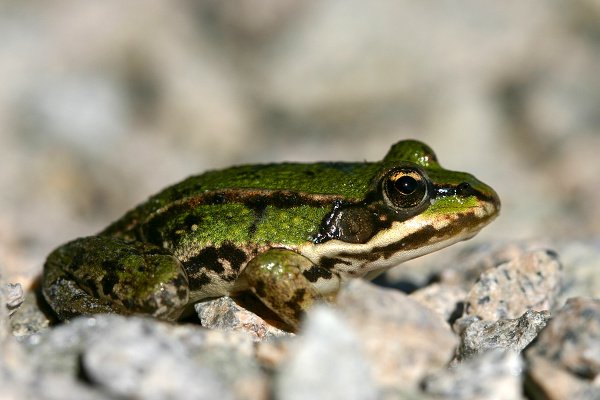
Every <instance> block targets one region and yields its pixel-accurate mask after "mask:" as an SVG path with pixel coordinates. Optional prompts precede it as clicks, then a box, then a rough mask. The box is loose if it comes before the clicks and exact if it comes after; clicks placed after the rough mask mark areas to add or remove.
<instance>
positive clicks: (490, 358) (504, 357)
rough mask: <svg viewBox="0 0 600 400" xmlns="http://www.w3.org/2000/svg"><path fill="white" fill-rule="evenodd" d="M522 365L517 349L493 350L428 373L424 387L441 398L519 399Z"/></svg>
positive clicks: (474, 399)
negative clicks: (445, 368)
mask: <svg viewBox="0 0 600 400" xmlns="http://www.w3.org/2000/svg"><path fill="white" fill-rule="evenodd" d="M522 369H523V361H522V359H521V357H520V356H519V355H518V354H517V353H515V352H512V351H502V350H492V351H488V352H486V353H483V354H479V355H477V356H476V357H474V358H472V359H470V360H468V361H466V362H464V363H460V364H457V365H455V366H454V367H453V368H450V369H447V370H443V371H440V372H437V373H435V374H433V375H431V376H428V377H427V378H426V379H425V380H424V381H423V389H424V391H425V392H426V393H428V394H431V395H436V396H439V398H443V399H455V400H463V399H465V400H466V399H469V400H517V399H522V398H523V396H522V395H521V391H522V382H521V379H522V378H521V375H522Z"/></svg>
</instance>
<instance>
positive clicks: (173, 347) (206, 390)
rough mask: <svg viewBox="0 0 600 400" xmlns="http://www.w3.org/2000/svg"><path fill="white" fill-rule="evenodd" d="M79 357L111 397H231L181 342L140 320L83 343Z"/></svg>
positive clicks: (214, 376)
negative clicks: (83, 346) (85, 344)
mask: <svg viewBox="0 0 600 400" xmlns="http://www.w3.org/2000/svg"><path fill="white" fill-rule="evenodd" d="M148 328H150V329H148ZM81 361H82V368H83V372H84V374H85V376H86V377H87V379H89V380H90V381H91V382H92V383H93V384H96V385H99V386H100V387H101V388H102V389H103V390H104V391H107V392H108V393H110V394H111V395H112V396H115V397H129V398H142V399H157V400H158V399H165V398H173V399H190V400H191V399H214V398H223V399H232V398H233V395H232V393H231V392H229V390H227V389H226V388H225V385H224V383H223V382H222V381H221V380H219V379H218V377H217V376H216V375H215V373H214V372H212V371H210V370H209V369H207V368H202V367H200V366H198V365H197V364H196V363H195V362H194V361H193V360H192V359H191V358H190V357H189V355H188V354H187V351H186V347H185V346H184V345H183V343H181V342H179V341H176V340H173V338H172V337H169V336H168V335H166V334H165V332H161V331H160V330H156V329H152V328H151V326H150V325H148V324H145V323H141V324H132V323H127V324H122V325H121V326H118V327H116V329H114V330H112V329H111V330H109V331H107V332H105V334H104V335H102V336H101V337H97V338H96V339H95V340H93V341H92V342H91V343H90V344H89V346H88V347H87V348H86V349H85V351H84V352H83V357H82V358H81Z"/></svg>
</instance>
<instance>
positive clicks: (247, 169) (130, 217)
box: [102, 162, 378, 240]
mask: <svg viewBox="0 0 600 400" xmlns="http://www.w3.org/2000/svg"><path fill="white" fill-rule="evenodd" d="M377 168H378V165H377V164H376V163H366V162H365V163H342V162H338V163H313V164H300V163H282V164H261V165H244V166H236V167H231V168H227V169H224V170H214V171H208V172H205V173H203V174H201V175H196V176H191V177H189V178H187V179H185V180H183V181H181V182H179V183H177V184H174V185H172V186H170V187H167V188H166V189H164V190H163V191H161V192H159V193H157V194H155V195H153V196H152V197H150V198H149V199H148V200H147V201H146V202H144V203H142V204H140V205H139V206H137V207H136V208H134V209H133V210H131V211H129V212H128V213H127V214H125V215H124V216H123V217H122V218H121V219H119V220H117V221H115V222H114V223H113V224H111V225H110V226H109V227H108V228H106V229H105V230H104V231H103V232H102V234H110V235H116V236H122V237H124V238H126V239H137V240H140V239H146V240H148V238H140V235H139V232H140V229H143V228H144V226H146V225H147V224H149V223H152V225H153V226H154V227H157V225H160V224H163V223H167V220H169V218H174V217H175V216H174V213H175V212H178V213H180V215H182V216H183V215H184V214H188V212H189V210H192V209H197V208H203V207H204V208H207V207H208V208H212V209H213V210H215V208H216V207H217V206H218V207H221V208H222V209H223V210H225V209H228V208H229V209H230V210H231V211H236V210H237V211H239V209H240V207H241V208H242V209H245V210H261V209H266V208H267V207H271V208H279V209H286V210H290V209H291V208H296V207H301V206H314V207H317V208H321V207H327V208H328V209H330V207H331V205H332V203H333V202H335V201H336V200H340V199H343V200H344V201H348V202H353V201H361V199H363V198H364V196H365V194H366V193H367V192H368V190H369V187H370V184H371V181H372V178H373V175H374V174H375V173H376V171H377ZM235 205H237V206H235ZM226 206H227V207H226ZM167 214H168V217H167ZM290 215H291V214H290ZM159 216H160V218H159ZM178 219H180V218H178ZM188 222H189V221H188ZM232 228H234V227H232Z"/></svg>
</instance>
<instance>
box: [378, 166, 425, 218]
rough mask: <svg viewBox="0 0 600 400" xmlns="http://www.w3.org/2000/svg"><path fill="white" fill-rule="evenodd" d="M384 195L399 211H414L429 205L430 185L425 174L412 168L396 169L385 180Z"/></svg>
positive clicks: (390, 204) (389, 203)
mask: <svg viewBox="0 0 600 400" xmlns="http://www.w3.org/2000/svg"><path fill="white" fill-rule="evenodd" d="M382 189H383V195H384V198H385V201H386V202H387V203H388V205H389V206H391V207H392V208H394V209H396V210H397V211H412V210H414V209H416V208H421V206H426V205H427V200H428V199H429V184H428V180H427V177H426V176H425V173H424V172H422V171H421V170H420V169H417V168H411V167H401V168H395V169H393V170H391V171H389V172H388V173H387V174H386V176H385V177H384V178H383V187H382Z"/></svg>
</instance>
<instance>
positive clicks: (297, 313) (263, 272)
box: [243, 249, 339, 330]
mask: <svg viewBox="0 0 600 400" xmlns="http://www.w3.org/2000/svg"><path fill="white" fill-rule="evenodd" d="M243 274H244V276H245V279H246V281H247V282H248V285H249V287H250V290H251V291H252V293H254V295H256V297H258V298H259V299H260V300H261V301H262V302H263V303H264V304H265V305H266V306H267V307H269V308H270V309H271V310H273V311H274V312H275V313H276V314H277V315H278V316H279V318H281V319H282V320H283V321H284V322H286V323H287V324H289V325H290V326H291V327H292V328H294V329H295V330H297V329H298V325H299V321H300V319H301V318H302V316H303V314H304V312H305V311H306V310H307V309H309V308H310V307H311V306H312V305H313V303H315V301H318V300H321V299H323V298H324V297H323V296H322V295H321V290H317V289H318V288H319V287H320V289H325V291H332V292H335V291H336V289H337V288H339V278H338V277H337V275H334V274H333V273H331V272H330V271H328V270H325V269H324V268H322V267H319V266H318V265H315V264H313V263H312V262H311V261H310V260H309V259H308V258H306V257H304V256H302V255H300V254H298V253H295V252H293V251H291V250H286V249H273V250H269V251H266V252H265V253H262V254H259V255H258V256H256V257H255V258H253V259H252V260H251V261H250V262H249V263H248V265H247V266H246V268H245V269H244V272H243ZM319 277H327V279H326V280H327V282H319V283H320V285H319V284H317V281H318V280H319Z"/></svg>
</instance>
